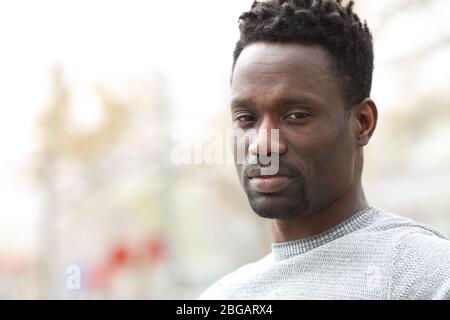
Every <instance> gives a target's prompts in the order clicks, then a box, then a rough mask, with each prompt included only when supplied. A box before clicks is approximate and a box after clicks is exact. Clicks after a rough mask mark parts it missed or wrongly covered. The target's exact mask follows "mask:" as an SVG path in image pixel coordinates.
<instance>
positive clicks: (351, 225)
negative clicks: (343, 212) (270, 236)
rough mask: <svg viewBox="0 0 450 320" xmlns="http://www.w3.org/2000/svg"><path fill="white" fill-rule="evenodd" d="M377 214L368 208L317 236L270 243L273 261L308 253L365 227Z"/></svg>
mask: <svg viewBox="0 0 450 320" xmlns="http://www.w3.org/2000/svg"><path fill="white" fill-rule="evenodd" d="M377 213H378V210H377V208H375V207H371V206H369V207H367V208H365V209H363V210H361V211H358V212H357V213H355V214H353V215H352V216H351V217H350V218H348V219H346V220H344V221H343V222H341V223H339V224H337V225H335V226H334V227H332V228H331V229H328V230H327V231H324V232H322V233H319V234H317V235H314V236H311V237H308V238H304V239H298V240H292V241H288V242H282V243H272V253H273V257H274V259H275V260H285V259H288V258H290V257H293V256H295V255H299V254H303V253H305V252H308V251H309V250H312V249H314V248H317V247H319V246H321V245H324V244H325V243H327V242H330V241H333V240H335V239H337V238H340V237H342V236H345V235H346V234H349V233H351V232H353V231H356V230H358V229H360V228H362V227H364V226H366V225H367V224H368V223H369V222H370V221H371V218H372V217H373V215H375V214H377Z"/></svg>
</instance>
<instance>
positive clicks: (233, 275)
mask: <svg viewBox="0 0 450 320" xmlns="http://www.w3.org/2000/svg"><path fill="white" fill-rule="evenodd" d="M272 259H273V257H272V254H268V255H266V256H265V257H263V258H262V259H260V260H258V261H256V262H252V263H248V264H245V265H243V266H241V267H239V268H238V269H236V270H235V271H233V272H230V273H228V274H226V275H224V276H223V277H222V278H220V279H219V280H217V281H216V282H215V283H213V284H212V285H211V286H210V287H209V288H208V289H206V290H205V291H204V292H203V293H202V294H201V295H200V297H199V300H216V299H238V298H239V296H240V291H242V289H243V288H244V287H245V285H246V284H247V283H249V282H250V281H252V277H253V276H255V275H257V274H258V273H259V272H260V271H261V270H263V269H264V268H265V267H266V266H267V265H270V263H271V261H272Z"/></svg>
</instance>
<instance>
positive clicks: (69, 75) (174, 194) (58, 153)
mask: <svg viewBox="0 0 450 320" xmlns="http://www.w3.org/2000/svg"><path fill="white" fill-rule="evenodd" d="M251 3H252V0H236V1H221V2H218V1H206V0H192V1H182V0H179V1H178V0H174V1H152V0H146V1H137V0H127V1H124V0H123V1H118V0H113V1H101V0H90V1H83V0H82V1H62V0H57V1H56V0H55V1H49V0H40V1H23V0H15V1H6V0H5V1H3V0H0V43H1V51H0V112H1V114H0V150H1V157H0V197H1V201H0V298H1V299H35V298H44V299H49V298H50V299H103V298H106V299H112V298H124V299H181V298H187V299H196V298H197V297H198V295H199V294H200V293H201V292H202V291H203V290H204V289H206V288H207V287H208V286H209V285H210V284H212V283H213V282H214V281H216V280H217V279H218V278H219V277H220V276H222V275H224V274H225V273H228V272H230V271H232V270H234V269H235V268H237V267H238V266H240V265H242V264H244V263H248V262H251V261H254V260H257V259H259V258H260V257H262V256H263V255H265V254H267V253H268V252H269V251H270V229H269V225H268V223H267V221H265V220H263V219H260V218H258V217H256V215H255V214H254V213H253V212H252V211H251V209H250V207H249V205H248V203H247V200H246V197H245V195H244V193H243V191H242V190H241V188H240V186H239V183H238V180H237V178H236V176H235V171H234V167H233V166H232V165H231V164H195V165H187V164H175V163H174V161H172V160H173V159H172V158H171V155H172V153H173V150H174V148H175V147H176V146H178V147H179V146H180V145H182V146H183V148H184V147H186V148H188V149H189V148H191V147H192V146H197V147H198V146H200V147H201V146H204V145H205V144H206V145H207V144H208V143H210V141H207V138H205V134H204V133H205V132H208V130H212V129H214V130H219V131H220V130H223V132H225V130H227V129H229V124H230V120H231V119H230V115H229V111H228V94H229V92H228V83H229V82H228V81H229V76H230V69H231V62H232V59H231V58H232V51H233V49H234V45H235V42H236V41H237V39H238V36H239V34H238V25H237V18H238V16H239V15H240V13H241V12H243V11H244V10H247V9H248V8H249V7H250V5H251ZM356 11H357V12H358V13H359V15H360V16H361V17H363V18H365V19H367V21H368V24H369V26H370V28H371V30H372V32H373V34H374V38H375V56H376V60H375V65H376V67H375V74H374V84H373V95H372V97H373V99H374V100H375V101H376V102H377V104H378V108H379V112H380V115H379V123H378V128H377V130H376V132H375V135H374V137H373V139H372V141H371V143H370V145H369V146H368V147H367V148H366V151H365V152H366V157H365V159H366V162H365V172H364V177H363V183H364V186H365V191H366V196H367V198H368V199H369V202H370V204H371V205H374V206H377V207H380V208H383V209H385V210H388V211H391V212H393V213H396V214H399V215H403V216H406V217H410V218H413V219H415V220H417V221H419V222H422V223H426V224H429V225H432V226H434V227H435V228H438V229H439V230H441V231H442V232H443V233H445V234H447V235H449V234H450V217H449V212H450V200H449V198H450V197H449V196H450V193H449V187H448V181H449V180H450V166H449V163H450V144H449V139H450V107H449V105H450V90H449V82H450V62H449V61H450V59H449V58H450V22H449V20H448V17H447V15H448V12H450V1H447V0H396V1H390V0H389V1H388V0H383V1H369V0H359V1H357V4H356Z"/></svg>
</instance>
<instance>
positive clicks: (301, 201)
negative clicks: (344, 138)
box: [238, 162, 310, 220]
mask: <svg viewBox="0 0 450 320" xmlns="http://www.w3.org/2000/svg"><path fill="white" fill-rule="evenodd" d="M239 167H242V166H238V172H239V173H240V181H241V185H242V187H243V189H244V191H245V193H246V195H247V198H248V201H249V203H250V207H251V208H252V209H253V211H254V212H255V213H256V214H257V215H258V216H260V217H262V218H267V219H281V220H289V219H293V218H295V217H297V216H299V215H301V214H302V213H306V212H308V210H309V205H310V203H309V197H308V196H307V190H306V179H305V177H304V175H303V174H302V173H301V172H299V170H298V169H297V168H295V167H293V166H286V165H282V164H281V162H280V172H281V173H284V174H288V175H290V176H292V177H293V181H292V182H291V183H290V184H289V185H288V186H287V187H286V188H284V189H283V190H282V191H280V192H277V193H271V194H268V193H259V192H256V191H254V190H252V189H251V188H250V185H249V177H248V176H246V174H245V172H246V170H245V169H249V168H250V167H251V166H248V167H246V168H244V170H242V169H243V168H239ZM289 167H290V169H289ZM239 169H240V170H239Z"/></svg>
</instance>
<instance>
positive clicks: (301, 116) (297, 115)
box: [285, 112, 310, 120]
mask: <svg viewBox="0 0 450 320" xmlns="http://www.w3.org/2000/svg"><path fill="white" fill-rule="evenodd" d="M309 117H310V114H309V113H306V112H293V113H290V114H288V115H287V116H286V117H285V119H289V120H297V119H306V118H309Z"/></svg>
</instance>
